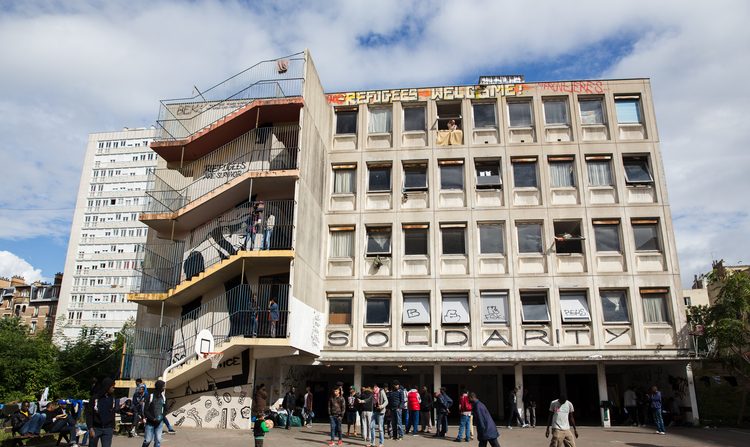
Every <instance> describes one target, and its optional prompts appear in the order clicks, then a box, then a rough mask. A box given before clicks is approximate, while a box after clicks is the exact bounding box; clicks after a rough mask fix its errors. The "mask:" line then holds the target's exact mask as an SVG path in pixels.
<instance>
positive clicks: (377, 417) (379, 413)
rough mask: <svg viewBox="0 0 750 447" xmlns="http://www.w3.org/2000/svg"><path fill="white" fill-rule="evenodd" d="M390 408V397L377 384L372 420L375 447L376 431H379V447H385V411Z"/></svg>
mask: <svg viewBox="0 0 750 447" xmlns="http://www.w3.org/2000/svg"><path fill="white" fill-rule="evenodd" d="M387 407H388V396H387V395H386V394H385V391H384V390H382V389H380V388H379V387H378V385H377V384H375V386H374V387H373V394H372V419H370V442H371V443H372V445H375V429H376V428H377V430H378V434H379V435H378V440H379V441H380V442H379V443H378V446H379V447H383V442H384V440H383V438H384V436H385V434H384V432H383V416H384V413H385V409H386V408H387Z"/></svg>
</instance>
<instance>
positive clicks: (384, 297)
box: [363, 293, 393, 327]
mask: <svg viewBox="0 0 750 447" xmlns="http://www.w3.org/2000/svg"><path fill="white" fill-rule="evenodd" d="M374 301H387V302H388V319H387V321H385V322H380V323H371V322H370V321H369V318H370V306H369V304H370V302H374ZM392 313H393V305H392V300H391V295H388V294H377V293H373V294H366V295H365V318H364V319H363V320H364V321H363V325H364V326H366V327H367V326H379V327H384V326H390V325H391V320H392V318H393V316H392V315H391V314H392Z"/></svg>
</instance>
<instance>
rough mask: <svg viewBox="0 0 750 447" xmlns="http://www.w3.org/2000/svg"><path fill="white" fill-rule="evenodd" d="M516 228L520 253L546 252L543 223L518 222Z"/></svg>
mask: <svg viewBox="0 0 750 447" xmlns="http://www.w3.org/2000/svg"><path fill="white" fill-rule="evenodd" d="M516 229H517V230H518V252H519V253H540V254H541V253H544V246H543V243H542V224H540V223H518V224H516Z"/></svg>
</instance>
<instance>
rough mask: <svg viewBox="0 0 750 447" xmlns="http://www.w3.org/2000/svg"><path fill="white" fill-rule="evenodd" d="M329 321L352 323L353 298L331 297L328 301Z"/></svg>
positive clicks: (332, 322)
mask: <svg viewBox="0 0 750 447" xmlns="http://www.w3.org/2000/svg"><path fill="white" fill-rule="evenodd" d="M328 309H329V310H328V323H329V324H351V323H352V300H351V298H331V299H330V300H329V301H328Z"/></svg>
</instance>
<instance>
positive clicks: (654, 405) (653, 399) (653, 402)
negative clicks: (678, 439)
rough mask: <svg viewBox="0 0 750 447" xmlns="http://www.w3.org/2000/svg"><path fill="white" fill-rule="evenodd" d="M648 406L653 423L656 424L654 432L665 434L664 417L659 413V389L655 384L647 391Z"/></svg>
mask: <svg viewBox="0 0 750 447" xmlns="http://www.w3.org/2000/svg"><path fill="white" fill-rule="evenodd" d="M648 402H649V408H650V409H651V417H653V418H654V424H656V433H657V434H660V435H666V434H667V432H666V429H665V428H664V419H663V418H662V414H661V404H662V402H661V391H659V389H658V388H657V387H656V385H654V386H652V387H651V390H650V392H649V393H648Z"/></svg>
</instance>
